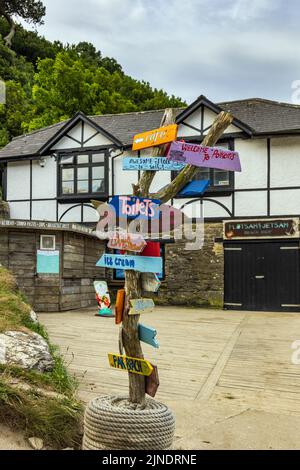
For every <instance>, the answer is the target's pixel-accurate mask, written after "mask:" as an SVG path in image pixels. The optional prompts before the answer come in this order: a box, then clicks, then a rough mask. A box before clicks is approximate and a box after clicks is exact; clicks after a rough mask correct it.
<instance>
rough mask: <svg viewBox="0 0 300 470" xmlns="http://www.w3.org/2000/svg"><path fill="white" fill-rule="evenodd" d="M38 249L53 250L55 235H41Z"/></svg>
mask: <svg viewBox="0 0 300 470" xmlns="http://www.w3.org/2000/svg"><path fill="white" fill-rule="evenodd" d="M40 249H41V250H49V251H50V250H55V235H41V238H40Z"/></svg>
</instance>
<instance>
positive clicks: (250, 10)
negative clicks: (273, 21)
mask: <svg viewBox="0 0 300 470" xmlns="http://www.w3.org/2000/svg"><path fill="white" fill-rule="evenodd" d="M230 3H232V5H230V6H229V8H226V7H225V16H227V17H228V18H231V19H233V20H237V21H242V22H247V21H249V20H253V19H257V18H261V17H265V15H266V14H269V13H270V12H272V11H274V10H276V9H277V8H279V6H280V5H281V3H282V2H281V0H234V1H232V2H230Z"/></svg>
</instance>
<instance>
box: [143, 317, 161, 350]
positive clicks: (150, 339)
mask: <svg viewBox="0 0 300 470" xmlns="http://www.w3.org/2000/svg"><path fill="white" fill-rule="evenodd" d="M138 331H139V339H140V341H143V343H147V344H150V346H153V347H154V348H157V349H158V348H159V342H158V341H157V339H156V335H157V331H156V330H154V328H151V326H146V325H142V324H141V323H139V330H138Z"/></svg>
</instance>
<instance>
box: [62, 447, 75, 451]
mask: <svg viewBox="0 0 300 470" xmlns="http://www.w3.org/2000/svg"><path fill="white" fill-rule="evenodd" d="M63 450H74V449H73V447H66V448H65V449H63Z"/></svg>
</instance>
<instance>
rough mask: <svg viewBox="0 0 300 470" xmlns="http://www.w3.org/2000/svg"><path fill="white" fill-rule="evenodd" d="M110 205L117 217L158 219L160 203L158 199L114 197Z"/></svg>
mask: <svg viewBox="0 0 300 470" xmlns="http://www.w3.org/2000/svg"><path fill="white" fill-rule="evenodd" d="M110 204H111V205H112V206H113V207H114V208H115V211H116V215H117V216H119V217H127V218H128V219H135V218H136V217H140V218H141V219H146V220H148V219H158V217H159V206H160V201H159V200H158V199H149V198H143V199H141V198H139V197H135V196H114V197H113V198H112V200H111V201H110Z"/></svg>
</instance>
